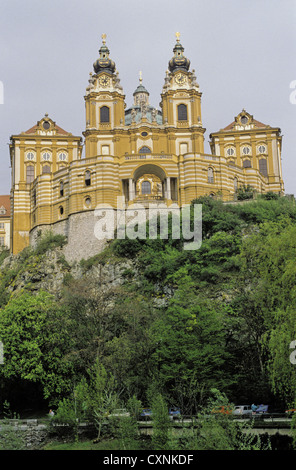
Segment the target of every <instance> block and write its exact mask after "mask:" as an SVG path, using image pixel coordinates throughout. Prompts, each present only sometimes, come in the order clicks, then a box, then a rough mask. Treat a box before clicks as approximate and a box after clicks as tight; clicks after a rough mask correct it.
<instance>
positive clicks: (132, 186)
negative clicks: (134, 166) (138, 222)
mask: <svg viewBox="0 0 296 470" xmlns="http://www.w3.org/2000/svg"><path fill="white" fill-rule="evenodd" d="M128 191H129V200H130V201H132V200H133V199H134V198H135V184H134V182H133V179H132V178H129V180H128Z"/></svg>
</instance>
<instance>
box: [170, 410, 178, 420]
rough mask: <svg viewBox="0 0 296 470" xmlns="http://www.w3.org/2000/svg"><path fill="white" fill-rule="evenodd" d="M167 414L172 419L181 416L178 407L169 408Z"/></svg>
mask: <svg viewBox="0 0 296 470" xmlns="http://www.w3.org/2000/svg"><path fill="white" fill-rule="evenodd" d="M169 416H170V418H172V419H174V418H180V416H181V410H180V408H169Z"/></svg>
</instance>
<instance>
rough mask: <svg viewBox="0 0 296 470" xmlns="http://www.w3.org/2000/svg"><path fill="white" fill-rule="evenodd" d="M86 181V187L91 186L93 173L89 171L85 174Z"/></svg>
mask: <svg viewBox="0 0 296 470" xmlns="http://www.w3.org/2000/svg"><path fill="white" fill-rule="evenodd" d="M84 181H85V186H90V185H91V173H90V171H89V170H86V172H85V175H84Z"/></svg>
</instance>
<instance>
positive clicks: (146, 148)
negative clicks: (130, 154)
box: [139, 145, 151, 153]
mask: <svg viewBox="0 0 296 470" xmlns="http://www.w3.org/2000/svg"><path fill="white" fill-rule="evenodd" d="M139 153H151V150H150V148H149V147H146V146H145V145H144V147H141V148H140V150H139Z"/></svg>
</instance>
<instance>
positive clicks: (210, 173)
mask: <svg viewBox="0 0 296 470" xmlns="http://www.w3.org/2000/svg"><path fill="white" fill-rule="evenodd" d="M208 183H214V171H213V168H211V167H210V168H208Z"/></svg>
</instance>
